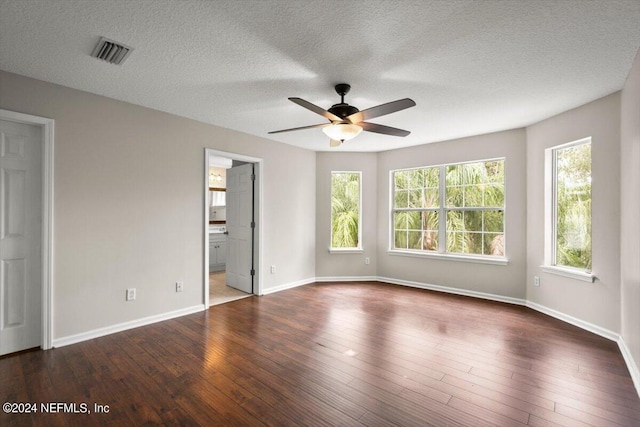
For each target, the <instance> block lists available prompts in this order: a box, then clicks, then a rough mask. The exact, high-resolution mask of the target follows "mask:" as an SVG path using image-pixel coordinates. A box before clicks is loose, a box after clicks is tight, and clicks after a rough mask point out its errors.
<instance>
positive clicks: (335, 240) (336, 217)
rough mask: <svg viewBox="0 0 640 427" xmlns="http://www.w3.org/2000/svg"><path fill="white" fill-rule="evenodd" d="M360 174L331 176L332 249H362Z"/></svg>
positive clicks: (348, 173) (338, 173) (336, 174)
mask: <svg viewBox="0 0 640 427" xmlns="http://www.w3.org/2000/svg"><path fill="white" fill-rule="evenodd" d="M359 231H360V173H358V172H332V174H331V247H332V248H358V247H360V241H359V238H360V232H359Z"/></svg>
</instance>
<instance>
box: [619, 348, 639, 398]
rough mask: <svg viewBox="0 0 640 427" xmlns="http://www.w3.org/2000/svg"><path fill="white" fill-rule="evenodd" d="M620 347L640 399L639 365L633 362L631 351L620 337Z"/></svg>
mask: <svg viewBox="0 0 640 427" xmlns="http://www.w3.org/2000/svg"><path fill="white" fill-rule="evenodd" d="M618 347H620V353H622V358H623V359H624V361H625V363H626V364H627V369H628V370H629V375H631V379H632V380H633V385H634V387H635V388H636V392H637V393H638V397H640V370H639V369H638V364H637V363H636V362H635V360H633V356H631V351H630V350H629V348H628V347H627V344H626V343H625V342H624V339H623V338H622V336H620V337H618Z"/></svg>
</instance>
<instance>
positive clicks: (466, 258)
mask: <svg viewBox="0 0 640 427" xmlns="http://www.w3.org/2000/svg"><path fill="white" fill-rule="evenodd" d="M387 253H388V254H389V255H396V256H407V257H416V258H433V259H442V260H447V261H462V262H475V263H478V264H492V265H507V264H509V259H507V258H503V257H479V256H473V255H459V254H442V253H439V252H433V253H430V252H418V251H400V250H397V249H390V250H388V251H387Z"/></svg>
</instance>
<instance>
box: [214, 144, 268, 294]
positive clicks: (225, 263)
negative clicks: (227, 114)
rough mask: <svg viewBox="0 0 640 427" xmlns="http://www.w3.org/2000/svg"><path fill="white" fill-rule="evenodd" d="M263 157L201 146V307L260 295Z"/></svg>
mask: <svg viewBox="0 0 640 427" xmlns="http://www.w3.org/2000/svg"><path fill="white" fill-rule="evenodd" d="M261 166H262V159H259V158H253V157H249V156H244V155H239V154H235V153H228V152H222V151H218V150H212V149H205V192H204V249H205V250H204V275H203V276H204V280H203V282H204V283H203V294H204V298H203V300H204V304H205V306H206V307H209V306H212V305H217V304H222V303H225V302H229V301H234V300H237V299H240V298H245V297H247V296H251V295H260V292H261V289H262V287H261V280H260V279H261V275H260V271H261V268H260V242H261V238H260V237H261V230H262V228H261V224H262V221H261V217H262V215H261V212H262V209H261V204H260V201H261V197H260V196H261V191H262V190H261V188H262V186H261V182H262V180H261V175H262V167H261Z"/></svg>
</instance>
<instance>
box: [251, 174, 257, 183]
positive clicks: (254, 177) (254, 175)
mask: <svg viewBox="0 0 640 427" xmlns="http://www.w3.org/2000/svg"><path fill="white" fill-rule="evenodd" d="M255 180H256V174H255V173H252V174H251V181H255Z"/></svg>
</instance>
